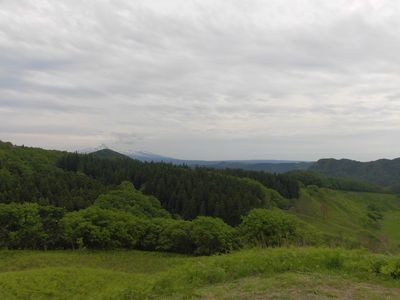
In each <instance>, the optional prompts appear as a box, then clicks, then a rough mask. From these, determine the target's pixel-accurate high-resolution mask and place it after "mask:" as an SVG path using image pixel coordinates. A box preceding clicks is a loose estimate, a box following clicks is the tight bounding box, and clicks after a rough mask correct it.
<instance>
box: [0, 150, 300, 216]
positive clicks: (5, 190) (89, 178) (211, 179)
mask: <svg viewBox="0 0 400 300" xmlns="http://www.w3.org/2000/svg"><path fill="white" fill-rule="evenodd" d="M103 154H106V156H107V155H109V154H110V153H109V152H107V153H103ZM111 154H112V153H111ZM112 156H113V157H112V159H108V158H101V157H98V155H87V154H78V153H67V152H61V151H49V150H43V149H39V148H29V147H23V146H14V145H12V144H10V143H1V144H0V203H11V202H17V203H22V202H35V203H39V204H40V205H53V206H57V207H63V208H65V209H67V210H68V211H72V210H79V209H82V208H86V207H88V206H90V205H91V204H93V203H94V201H95V200H96V199H97V198H98V196H99V195H100V194H102V193H104V192H107V191H110V190H111V189H113V188H115V187H116V186H117V185H119V184H120V183H121V182H122V181H125V180H127V181H130V182H132V183H133V184H134V185H135V187H136V188H137V189H141V190H142V191H143V192H144V193H145V194H147V195H152V196H155V197H156V198H158V199H159V200H160V202H161V204H162V206H163V207H164V208H165V209H167V210H168V211H169V212H171V213H172V214H176V215H180V216H181V217H183V218H184V219H193V218H195V217H196V216H198V215H209V216H216V217H220V218H222V219H223V220H224V221H226V222H228V223H230V224H237V223H239V222H240V219H241V217H242V216H243V215H245V214H246V213H247V212H248V211H249V210H250V209H252V208H255V207H270V206H278V207H282V208H287V207H288V206H290V202H291V201H292V200H290V199H288V198H297V197H298V195H299V184H298V183H297V181H293V180H291V179H290V178H287V177H286V175H273V174H268V175H267V174H266V173H265V174H266V175H265V176H269V178H270V180H269V181H265V182H263V183H260V182H258V181H257V180H255V179H250V178H248V177H244V176H240V174H238V175H237V176H236V175H235V174H226V173H224V172H221V171H217V170H212V169H205V168H188V167H184V166H175V165H171V164H165V163H145V162H140V161H137V160H132V159H129V158H126V159H125V158H116V157H115V156H114V155H112ZM285 197H286V198H285Z"/></svg>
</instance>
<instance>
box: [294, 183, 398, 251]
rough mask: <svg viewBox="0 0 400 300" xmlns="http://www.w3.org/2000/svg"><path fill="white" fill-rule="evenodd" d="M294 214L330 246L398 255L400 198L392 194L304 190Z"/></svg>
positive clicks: (314, 188)
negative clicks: (358, 248) (361, 247)
mask: <svg viewBox="0 0 400 300" xmlns="http://www.w3.org/2000/svg"><path fill="white" fill-rule="evenodd" d="M291 211H292V213H294V214H296V215H297V216H298V217H300V218H301V219H303V220H304V221H305V222H307V223H308V224H310V225H313V226H314V227H315V228H318V229H319V231H320V232H322V233H323V236H324V238H325V240H326V242H327V243H328V244H329V245H331V246H346V247H359V246H363V247H366V248H368V249H370V250H373V251H384V252H385V251H389V252H398V251H399V243H400V240H399V236H398V234H397V232H398V231H397V232H396V228H397V230H398V228H400V219H396V216H398V213H399V212H400V197H399V196H397V195H390V194H378V193H360V192H346V191H335V190H330V189H321V188H317V187H316V186H309V187H308V188H305V189H302V192H301V196H300V198H299V199H298V200H297V201H296V203H295V206H294V208H293V209H292V210H291Z"/></svg>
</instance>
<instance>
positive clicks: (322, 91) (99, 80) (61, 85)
mask: <svg viewBox="0 0 400 300" xmlns="http://www.w3.org/2000/svg"><path fill="white" fill-rule="evenodd" d="M399 27H400V2H397V1H392V0H357V1H355V0H354V1H345V0H339V1H313V0H308V1H306V0H296V1H289V0H279V1H278V0H272V1H267V2H266V1H259V0H256V1H246V2H244V1H239V0H230V1H224V2H219V3H216V2H215V1H209V0H202V1H178V0H171V1H161V0H160V1H153V0H149V1H128V0H116V1H112V2H101V3H100V2H98V1H94V0H90V1H85V2H82V1H77V0H71V1H50V0H39V1H29V0H24V1H11V0H3V1H0V54H1V55H0V140H3V141H10V142H12V143H15V144H25V145H27V146H36V147H43V148H47V149H58V150H69V151H74V150H80V149H84V148H93V147H96V146H98V145H100V144H103V143H104V144H106V145H108V146H109V147H110V148H112V149H115V150H117V151H134V150H136V151H138V150H142V151H148V152H152V153H156V154H159V155H164V156H168V157H174V158H180V159H199V160H245V159H277V160H304V161H315V160H317V159H320V158H327V157H332V158H349V159H354V160H360V161H370V160H376V159H379V158H389V159H393V158H397V157H400V152H399V151H398V149H400V139H396V138H395V137H396V136H397V137H399V136H400V84H399V82H400V72H399V70H400V56H399V55H398V53H400V31H399V30H398V28H399Z"/></svg>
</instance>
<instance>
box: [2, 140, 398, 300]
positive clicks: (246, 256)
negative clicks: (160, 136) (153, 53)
mask: <svg viewBox="0 0 400 300" xmlns="http://www.w3.org/2000/svg"><path fill="white" fill-rule="evenodd" d="M366 191H368V192H366ZM382 191H385V192H387V193H379V192H382ZM389 191H390V192H393V191H394V190H393V189H391V190H389V189H388V188H386V187H385V188H383V187H379V186H375V185H373V184H370V183H367V182H364V181H360V180H356V179H347V178H332V177H326V176H324V175H321V174H317V173H315V172H309V171H293V172H290V173H288V174H279V175H277V174H268V173H264V172H254V171H245V170H234V169H226V170H214V169H207V168H193V169H192V168H189V167H186V166H174V165H171V164H164V163H143V162H139V161H135V160H132V159H129V158H125V157H123V156H122V157H121V156H120V155H119V154H118V153H114V152H113V151H111V150H105V151H100V152H97V153H95V154H93V155H81V154H77V153H64V152H59V151H46V150H42V149H36V148H26V147H16V146H13V145H11V144H9V143H0V248H1V249H9V250H0V298H2V299H3V298H4V299H13V298H39V299H41V298H44V299H45V298H63V299H65V298H72V297H73V298H77V299H102V298H106V299H109V298H115V299H147V298H152V299H159V298H162V299H164V298H167V299H168V298H178V299H182V298H198V297H200V298H201V297H204V298H208V299H209V298H216V299H220V298H246V297H248V298H254V297H260V298H265V296H266V293H267V291H268V295H275V297H277V298H285V297H289V298H290V297H291V296H293V295H297V296H298V298H299V299H301V298H304V299H312V297H314V296H315V298H318V297H319V296H321V297H348V295H349V294H351V295H352V297H353V296H354V298H356V297H366V298H368V297H375V296H376V295H378V293H377V292H376V291H379V293H381V294H384V295H387V297H392V296H393V297H394V298H395V295H398V293H399V291H400V284H399V280H400V257H398V256H393V255H392V256H390V255H389V254H396V253H399V251H400V234H399V230H398V229H399V228H400V227H399V226H400V221H399V220H400V196H398V195H396V194H394V193H388V192H389ZM309 246H315V247H331V248H307V247H309ZM252 247H257V248H256V249H252ZM273 247H286V248H273ZM292 247H297V248H292ZM335 247H342V248H343V249H342V248H335ZM344 248H347V249H358V250H344ZM362 248H364V249H368V250H370V251H371V252H368V251H367V250H360V249H362ZM21 249H24V251H21ZM32 249H34V250H37V249H41V250H47V251H43V252H39V251H38V252H34V251H30V250H32ZM72 250H73V251H72ZM104 250H107V251H104ZM138 250H141V251H154V252H152V253H150V252H140V251H138ZM162 252H164V253H162ZM165 252H170V253H175V254H166V253H165ZM373 252H378V253H381V254H372V253H373ZM178 253H180V254H178ZM216 254H218V255H216ZM184 255H187V256H184ZM213 255H215V256H213ZM298 285H301V287H299V286H298ZM341 285H345V286H346V289H340V288H339V287H340V286H341Z"/></svg>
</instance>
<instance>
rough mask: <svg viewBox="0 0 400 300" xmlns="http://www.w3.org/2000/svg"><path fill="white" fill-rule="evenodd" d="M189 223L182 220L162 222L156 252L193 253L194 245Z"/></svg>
mask: <svg viewBox="0 0 400 300" xmlns="http://www.w3.org/2000/svg"><path fill="white" fill-rule="evenodd" d="M191 227H192V225H191V223H190V222H188V221H182V220H171V221H169V222H164V228H163V230H162V232H161V233H160V236H159V240H158V246H157V250H161V251H170V252H178V253H193V252H194V249H195V244H194V242H193V240H192V238H191V234H190V232H191Z"/></svg>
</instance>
